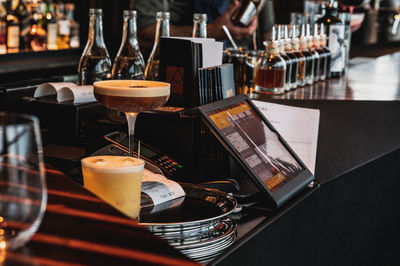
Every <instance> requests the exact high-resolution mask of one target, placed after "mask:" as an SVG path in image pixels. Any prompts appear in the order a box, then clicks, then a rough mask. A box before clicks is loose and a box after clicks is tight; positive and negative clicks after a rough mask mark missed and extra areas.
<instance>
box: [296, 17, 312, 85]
mask: <svg viewBox="0 0 400 266" xmlns="http://www.w3.org/2000/svg"><path fill="white" fill-rule="evenodd" d="M299 40H300V52H301V53H302V54H303V55H304V56H305V57H306V78H305V81H306V85H312V84H313V83H314V56H313V55H312V53H311V52H310V51H309V50H308V38H307V35H306V24H303V25H301V35H300V39H299Z"/></svg>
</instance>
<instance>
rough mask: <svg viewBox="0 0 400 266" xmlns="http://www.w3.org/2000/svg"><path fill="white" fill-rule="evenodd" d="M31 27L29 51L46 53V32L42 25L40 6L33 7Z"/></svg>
mask: <svg viewBox="0 0 400 266" xmlns="http://www.w3.org/2000/svg"><path fill="white" fill-rule="evenodd" d="M31 12H32V13H31V22H30V24H31V26H30V30H29V35H28V36H29V38H28V43H29V49H30V50H32V51H35V52H36V51H45V50H46V40H47V35H46V30H45V29H43V27H42V24H40V18H41V17H42V14H41V13H40V12H39V5H37V4H36V5H32V6H31Z"/></svg>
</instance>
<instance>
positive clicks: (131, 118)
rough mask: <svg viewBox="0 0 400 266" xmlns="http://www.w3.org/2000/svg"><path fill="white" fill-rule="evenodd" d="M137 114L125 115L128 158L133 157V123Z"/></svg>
mask: <svg viewBox="0 0 400 266" xmlns="http://www.w3.org/2000/svg"><path fill="white" fill-rule="evenodd" d="M137 114H138V113H125V115H126V120H127V121H128V133H129V157H133V148H134V145H135V138H134V135H135V123H136V117H137Z"/></svg>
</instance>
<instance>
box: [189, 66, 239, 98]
mask: <svg viewBox="0 0 400 266" xmlns="http://www.w3.org/2000/svg"><path fill="white" fill-rule="evenodd" d="M197 88H198V90H197V92H196V94H197V95H199V98H200V100H199V104H200V105H204V104H208V103H212V102H216V101H220V100H223V99H226V98H229V97H232V96H235V80H234V74H233V65H232V64H223V65H219V66H214V67H206V68H200V69H199V70H198V87H197Z"/></svg>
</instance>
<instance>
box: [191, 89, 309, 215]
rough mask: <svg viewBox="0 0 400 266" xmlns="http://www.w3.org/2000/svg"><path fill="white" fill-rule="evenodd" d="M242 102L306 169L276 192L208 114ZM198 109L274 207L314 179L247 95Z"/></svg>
mask: <svg viewBox="0 0 400 266" xmlns="http://www.w3.org/2000/svg"><path fill="white" fill-rule="evenodd" d="M241 102H246V103H247V104H248V105H249V106H250V108H252V110H253V111H254V112H255V113H256V114H257V115H258V117H259V118H260V119H261V120H262V121H263V122H264V123H265V125H266V126H267V127H268V128H269V129H270V130H271V131H273V132H274V133H276V134H277V135H278V139H279V141H280V142H281V143H282V145H283V146H284V147H285V148H286V150H287V151H288V152H289V153H290V155H291V156H293V158H294V159H295V160H296V161H297V163H298V164H299V165H300V166H301V167H302V168H303V169H304V170H303V171H302V172H300V173H299V174H298V175H296V176H295V177H293V178H292V179H291V180H290V181H289V182H288V183H286V184H284V185H283V186H282V187H280V188H279V189H278V190H277V191H275V192H272V191H270V190H269V189H268V188H267V187H266V186H265V185H264V183H263V182H262V181H261V180H260V179H259V178H258V176H257V175H256V173H255V172H254V171H253V169H251V168H250V167H248V165H247V163H246V161H245V160H244V158H243V157H242V156H241V155H240V154H239V152H237V151H236V149H235V148H234V147H233V146H232V145H231V144H230V142H229V141H228V140H227V139H226V138H225V137H224V136H223V134H222V132H221V131H220V130H219V129H218V127H217V126H216V125H215V124H214V123H213V122H212V121H211V119H210V118H209V117H208V115H207V113H209V112H212V111H215V110H218V109H221V108H224V107H227V106H230V105H234V104H238V103H241ZM198 109H199V111H200V113H201V117H202V120H203V121H204V122H205V124H206V125H207V126H208V127H209V128H210V130H211V131H212V132H213V134H214V135H215V136H216V137H217V138H218V139H219V141H220V142H221V143H222V144H223V145H224V146H225V148H226V149H227V150H228V152H229V153H230V154H231V156H232V157H233V158H234V159H235V160H236V161H237V162H238V163H239V164H240V165H241V166H242V168H243V169H244V170H245V171H246V173H247V174H248V176H249V177H250V178H251V179H252V180H253V182H254V184H255V185H256V186H257V187H258V188H259V189H260V191H261V192H262V193H264V194H265V195H267V196H268V198H269V199H270V200H272V205H273V207H275V208H278V207H280V206H282V204H283V203H285V202H287V201H288V200H289V199H290V198H292V197H293V196H294V195H295V194H297V193H298V192H299V191H301V190H302V189H303V188H305V187H306V186H307V185H308V184H310V183H311V182H312V181H314V179H315V178H314V176H313V175H312V174H311V172H310V171H309V170H308V168H307V166H306V165H305V164H304V163H303V162H302V161H301V159H300V158H299V157H298V156H297V155H296V154H295V153H294V151H293V150H292V149H291V148H290V146H289V145H288V144H287V143H286V141H285V140H284V139H283V138H282V136H281V135H280V134H279V133H278V131H277V130H276V129H275V128H274V127H273V126H272V125H271V123H270V122H269V121H268V120H267V119H266V118H265V117H264V115H263V114H262V113H261V112H260V110H259V109H258V108H257V107H256V106H255V105H254V104H253V103H252V101H251V100H250V99H249V98H248V97H247V96H246V95H239V96H235V97H232V98H228V99H225V100H222V101H218V102H214V103H211V104H207V105H204V106H200V107H198Z"/></svg>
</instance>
